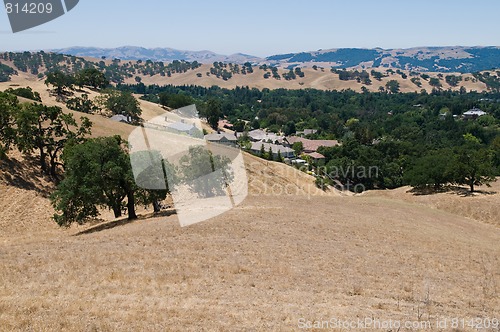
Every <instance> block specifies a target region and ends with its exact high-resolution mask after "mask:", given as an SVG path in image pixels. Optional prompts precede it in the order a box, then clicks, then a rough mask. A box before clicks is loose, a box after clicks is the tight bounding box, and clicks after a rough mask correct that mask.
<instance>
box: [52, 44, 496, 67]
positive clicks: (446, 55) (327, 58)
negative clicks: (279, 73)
mask: <svg viewBox="0 0 500 332" xmlns="http://www.w3.org/2000/svg"><path fill="white" fill-rule="evenodd" d="M50 51H51V52H55V53H60V54H69V55H74V56H80V57H94V58H101V57H106V58H108V59H113V58H117V59H121V60H143V61H146V60H152V61H173V60H185V61H198V62H200V63H204V64H211V63H213V62H215V61H221V62H226V63H229V62H231V63H237V64H243V63H245V62H251V63H254V64H257V65H261V64H264V63H266V64H271V65H276V66H280V67H283V68H288V67H290V66H291V67H294V66H307V67H312V66H313V65H317V66H323V67H325V68H328V69H330V68H331V67H334V68H347V69H352V68H394V69H404V70H409V71H419V72H446V73H451V72H458V73H473V72H478V71H483V70H491V69H492V68H500V48H499V47H477V46H475V47H467V46H450V47H416V48H409V49H387V50H385V49H381V48H375V49H361V48H339V49H328V50H318V51H313V52H298V53H288V54H278V55H272V56H268V57H265V58H259V57H256V56H252V55H247V54H241V53H238V54H233V55H229V56H227V55H221V54H216V53H214V52H211V51H180V50H175V49H172V48H153V49H148V48H143V47H135V46H124V47H119V48H112V49H103V48H95V47H70V48H65V49H57V50H50Z"/></svg>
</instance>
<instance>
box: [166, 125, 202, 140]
mask: <svg viewBox="0 0 500 332" xmlns="http://www.w3.org/2000/svg"><path fill="white" fill-rule="evenodd" d="M167 129H168V130H169V131H171V132H174V133H176V134H186V135H189V136H193V137H198V136H200V133H201V131H200V130H199V129H198V128H196V126H195V125H194V124H192V123H185V122H183V121H180V122H175V123H171V124H169V125H167Z"/></svg>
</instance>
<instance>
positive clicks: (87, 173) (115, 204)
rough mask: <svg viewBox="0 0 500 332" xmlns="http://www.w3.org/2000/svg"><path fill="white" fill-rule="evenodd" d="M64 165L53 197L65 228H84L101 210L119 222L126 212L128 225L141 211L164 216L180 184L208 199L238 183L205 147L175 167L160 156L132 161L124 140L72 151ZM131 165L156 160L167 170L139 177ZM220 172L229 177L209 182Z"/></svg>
mask: <svg viewBox="0 0 500 332" xmlns="http://www.w3.org/2000/svg"><path fill="white" fill-rule="evenodd" d="M63 160H64V162H65V170H66V172H65V177H64V180H63V181H62V182H61V183H60V184H59V185H58V187H57V189H56V191H55V192H54V193H53V195H52V197H51V199H52V203H53V205H54V207H55V209H56V211H58V213H56V214H55V215H54V219H55V220H56V222H57V223H58V224H59V225H60V226H69V225H71V224H72V223H74V222H76V223H79V224H84V223H86V222H87V221H88V220H89V219H91V218H95V217H97V216H98V215H99V208H108V209H110V210H112V211H113V213H114V215H115V218H119V217H121V216H122V214H123V212H124V211H127V213H128V219H129V220H133V219H136V218H137V214H136V206H137V205H144V206H148V205H152V206H153V209H154V211H155V212H159V211H160V210H161V205H160V202H161V201H163V200H164V199H165V198H166V197H167V195H168V193H169V192H170V191H171V190H172V189H173V188H174V186H176V185H178V184H180V183H185V184H187V185H189V186H190V188H191V189H192V190H193V192H195V193H197V194H198V195H200V196H201V197H208V196H212V195H219V194H221V191H223V190H225V188H226V187H227V184H228V183H229V182H230V181H232V179H233V177H234V174H233V173H232V171H231V170H230V168H229V163H230V160H229V159H228V158H227V157H224V156H219V155H213V154H212V153H211V152H210V151H208V150H207V149H206V148H204V147H202V146H197V147H191V148H190V150H189V152H188V153H187V154H186V155H184V156H183V157H182V158H181V160H180V165H178V166H176V165H173V164H171V163H169V162H168V161H167V160H164V159H163V157H162V156H161V154H160V152H158V151H142V152H136V153H134V154H132V155H129V153H128V151H127V142H126V141H124V140H123V139H122V138H121V137H119V136H114V137H101V138H95V139H89V140H87V141H85V142H84V143H82V144H73V145H68V146H67V147H66V149H65V150H64V154H63ZM131 160H134V161H136V162H138V163H144V162H145V161H148V160H156V161H158V163H155V164H159V165H162V169H160V170H158V169H155V168H153V166H151V165H145V166H147V167H144V169H143V170H142V172H141V173H140V174H135V176H136V177H135V176H134V170H133V169H132V164H131ZM207 161H208V162H207ZM215 170H220V171H221V172H222V174H223V175H224V176H223V177H221V178H218V177H207V176H206V175H208V174H211V173H213V172H214V171H215ZM136 171H137V170H136ZM200 178H201V179H203V180H200ZM196 179H197V180H198V181H194V180H196ZM138 184H140V185H138ZM145 187H148V188H156V189H145ZM159 188H162V189H159Z"/></svg>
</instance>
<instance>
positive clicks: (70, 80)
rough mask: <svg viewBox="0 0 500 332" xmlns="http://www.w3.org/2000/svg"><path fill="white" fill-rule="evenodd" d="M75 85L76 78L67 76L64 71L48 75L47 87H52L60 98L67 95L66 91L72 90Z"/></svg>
mask: <svg viewBox="0 0 500 332" xmlns="http://www.w3.org/2000/svg"><path fill="white" fill-rule="evenodd" d="M74 84H75V78H74V76H72V75H69V74H65V73H63V72H62V71H55V72H51V73H48V74H47V79H46V80H45V85H47V86H49V85H52V86H53V87H54V88H55V91H56V94H57V95H58V96H62V95H63V94H65V92H66V89H72V88H73V85H74Z"/></svg>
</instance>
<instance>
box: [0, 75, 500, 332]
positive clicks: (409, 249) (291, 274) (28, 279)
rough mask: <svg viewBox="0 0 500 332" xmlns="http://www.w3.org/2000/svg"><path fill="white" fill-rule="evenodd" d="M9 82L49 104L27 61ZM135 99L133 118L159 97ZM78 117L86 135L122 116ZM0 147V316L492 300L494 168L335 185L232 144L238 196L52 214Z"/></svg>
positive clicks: (251, 311) (423, 320)
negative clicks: (469, 192) (387, 187)
mask: <svg viewBox="0 0 500 332" xmlns="http://www.w3.org/2000/svg"><path fill="white" fill-rule="evenodd" d="M12 84H15V85H18V86H28V85H29V86H31V87H32V88H33V89H34V90H35V91H37V92H39V93H40V95H41V97H42V100H43V101H44V103H46V104H48V105H55V104H57V105H59V106H63V105H62V104H60V103H57V101H56V100H55V97H53V96H51V95H50V94H49V93H48V92H47V88H46V86H45V85H44V84H43V82H42V81H40V80H38V79H37V78H36V77H33V75H27V74H24V73H20V74H19V75H18V76H14V81H13V82H7V83H0V90H4V89H5V88H6V87H8V86H10V85H12ZM87 92H88V93H92V92H91V91H87ZM141 106H142V108H143V111H144V117H145V118H146V119H148V118H152V117H154V116H157V115H159V114H161V113H162V112H163V111H162V110H161V108H160V107H158V106H157V105H155V104H151V103H148V102H144V101H141ZM63 108H64V107H63ZM64 109H65V108H64ZM65 111H68V110H67V109H65ZM92 121H94V131H93V133H94V136H103V135H112V134H119V135H122V136H124V137H127V135H128V133H130V132H131V131H132V130H133V129H134V127H133V126H130V125H126V124H121V123H116V122H112V121H110V120H109V119H106V118H103V117H99V116H94V117H93V118H92ZM10 157H11V159H10V161H7V162H0V281H1V282H0V331H13V330H40V331H48V330H67V331H76V330H79V331H81V330H91V331H111V330H130V331H132V330H155V331H156V330H157V331H163V330H174V331H199V330H223V331H225V330H227V331H229V330H231V331H232V330H296V329H297V328H298V327H300V326H304V325H300V324H301V322H302V323H304V324H305V323H306V322H311V323H312V322H316V321H329V322H333V321H334V320H335V321H337V322H338V321H345V322H356V321H358V319H361V320H365V319H372V320H379V321H381V322H383V321H389V320H392V321H393V322H396V321H397V322H400V323H401V324H405V323H410V324H412V327H411V328H402V329H400V330H401V331H414V330H439V329H438V328H437V327H436V322H437V321H441V322H443V321H447V322H448V323H447V324H451V319H454V318H459V319H461V318H463V319H464V320H470V319H474V318H480V319H482V320H481V322H487V321H488V320H489V321H491V320H492V319H495V318H498V317H499V315H500V296H499V289H500V288H499V287H500V262H499V257H500V247H499V245H498V243H499V241H500V232H499V226H500V224H499V220H498V206H499V204H498V203H499V201H500V184H499V183H495V184H494V185H493V187H492V188H481V189H483V190H484V191H485V192H483V193H478V194H476V195H475V196H472V197H469V196H462V195H459V194H456V193H455V192H448V193H442V194H437V195H427V196H414V195H413V194H412V193H410V192H408V188H400V189H397V190H393V191H374V192H368V193H366V194H363V195H342V194H339V193H337V192H335V191H332V192H328V193H324V192H322V191H319V190H318V189H316V188H315V187H314V184H313V178H311V177H309V176H308V175H306V174H303V173H299V172H298V171H295V170H294V169H292V168H289V167H287V166H285V165H283V164H278V163H274V162H269V161H264V160H261V159H259V158H255V157H252V156H249V155H245V162H246V167H247V173H248V177H249V188H250V195H249V197H248V198H247V199H246V200H245V201H244V202H243V203H242V204H241V205H240V206H238V207H236V208H235V209H233V210H231V211H229V212H227V213H226V214H224V215H222V216H219V217H216V218H213V219H211V220H209V221H207V222H204V223H201V224H197V225H194V226H192V227H187V228H180V227H179V224H178V222H177V218H176V216H169V217H159V218H148V219H146V218H143V219H140V220H138V221H136V222H133V223H129V222H127V221H125V220H112V219H111V218H109V217H108V216H107V215H105V216H104V219H105V221H104V223H101V224H97V225H87V226H73V227H71V228H68V229H59V228H57V226H56V225H55V223H54V221H52V220H51V219H50V216H51V214H52V208H51V206H50V203H49V200H48V198H47V192H48V191H50V190H51V188H52V185H51V184H50V183H48V182H47V181H46V179H44V178H43V177H42V176H40V174H39V172H38V170H37V168H36V167H35V166H34V165H33V164H32V162H31V161H30V159H29V158H26V157H24V156H22V155H20V154H17V153H15V152H13V153H11V154H10ZM144 212H145V213H147V212H148V211H144ZM422 324H431V325H422ZM415 326H418V327H415ZM448 326H449V325H448ZM374 329H375V330H377V329H376V328H371V329H370V326H367V330H374ZM344 330H345V329H344ZM387 330H389V329H387ZM445 330H446V329H445ZM447 330H449V329H447ZM459 330H460V331H474V330H477V329H475V328H469V326H465V327H464V328H461V329H459Z"/></svg>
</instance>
